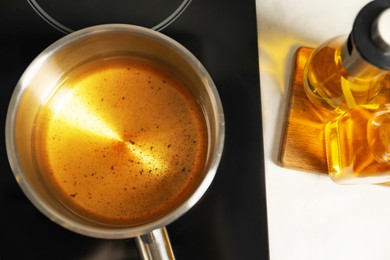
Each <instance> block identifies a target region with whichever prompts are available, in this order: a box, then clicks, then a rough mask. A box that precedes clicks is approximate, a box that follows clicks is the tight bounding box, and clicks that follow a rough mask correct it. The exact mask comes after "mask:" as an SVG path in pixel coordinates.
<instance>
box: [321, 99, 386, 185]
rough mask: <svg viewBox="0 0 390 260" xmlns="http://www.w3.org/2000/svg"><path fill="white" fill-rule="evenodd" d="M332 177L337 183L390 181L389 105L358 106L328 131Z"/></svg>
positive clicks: (328, 127) (327, 142)
mask: <svg viewBox="0 0 390 260" xmlns="http://www.w3.org/2000/svg"><path fill="white" fill-rule="evenodd" d="M325 133H326V134H325V142H326V152H327V161H328V170H329V176H330V177H331V178H332V180H334V181H335V182H336V183H340V184H359V183H385V182H390V104H378V105H369V106H357V107H355V108H353V109H350V110H349V111H347V112H346V113H344V114H342V115H340V116H339V117H337V118H335V119H333V120H331V121H330V122H329V123H328V124H327V125H326V129H325Z"/></svg>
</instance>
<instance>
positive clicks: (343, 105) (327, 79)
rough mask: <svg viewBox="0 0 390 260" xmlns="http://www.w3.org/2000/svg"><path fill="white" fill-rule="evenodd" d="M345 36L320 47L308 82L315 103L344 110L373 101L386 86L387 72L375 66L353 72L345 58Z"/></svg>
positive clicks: (307, 74) (309, 66) (307, 72)
mask: <svg viewBox="0 0 390 260" xmlns="http://www.w3.org/2000/svg"><path fill="white" fill-rule="evenodd" d="M343 41H345V39H344V37H337V38H334V39H332V40H330V41H328V42H326V43H325V44H324V45H323V46H321V47H320V48H317V49H316V50H315V51H314V53H313V54H312V55H311V57H310V58H309V60H308V62H307V66H306V67H305V72H304V74H305V79H304V86H305V91H306V94H307V96H308V98H309V99H310V101H311V102H313V103H314V104H316V105H318V106H321V107H325V108H328V109H330V110H334V111H335V112H339V113H340V112H344V111H346V110H348V109H349V108H352V107H355V106H357V105H361V104H367V103H369V102H370V101H371V100H372V99H373V98H374V97H375V96H376V95H377V94H378V92H379V91H380V90H381V88H382V86H383V81H382V80H381V79H382V76H383V73H382V71H381V70H380V69H377V68H375V67H373V66H370V67H369V68H367V69H366V70H365V71H364V73H359V74H358V75H353V74H351V73H350V72H349V71H348V70H347V68H346V67H345V66H344V62H343V58H342V55H341V54H342V50H343V47H344V46H343Z"/></svg>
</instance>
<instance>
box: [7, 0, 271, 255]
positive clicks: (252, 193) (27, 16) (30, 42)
mask: <svg viewBox="0 0 390 260" xmlns="http://www.w3.org/2000/svg"><path fill="white" fill-rule="evenodd" d="M69 2H73V3H71V4H70V3H69ZM121 2H123V3H126V4H129V3H131V4H134V6H133V7H131V6H126V8H122V7H120V8H117V7H115V6H116V5H121V4H123V3H121ZM145 2H147V1H120V0H115V1H114V0H113V1H109V3H110V5H109V7H104V6H103V5H104V4H106V5H107V1H99V0H90V1H87V0H85V1H57V4H54V2H53V1H47V0H46V1H44V0H41V1H36V0H29V1H23V0H2V1H0V32H1V35H2V36H1V37H0V47H1V62H0V84H1V90H2V92H3V93H2V95H1V102H0V109H1V113H0V116H1V118H0V121H1V124H2V127H3V129H4V124H5V116H6V111H7V106H8V102H9V100H10V97H11V94H12V91H13V89H14V87H15V85H16V83H17V81H18V79H19V77H20V76H21V74H22V73H23V71H24V70H25V69H26V67H27V66H28V64H29V63H30V62H31V61H32V60H33V59H34V58H35V56H37V55H38V54H39V53H40V52H41V51H42V50H43V49H44V48H46V47H47V46H48V45H50V44H51V43H53V42H54V41H56V40H57V39H59V38H60V37H62V36H64V33H66V31H67V30H68V29H69V30H73V29H79V28H82V27H84V26H88V25H92V24H93V23H106V22H126V23H134V24H138V25H142V26H147V27H155V28H156V29H160V30H161V32H162V33H164V34H166V35H168V36H170V37H172V38H174V39H176V40H177V41H179V42H180V43H181V44H183V45H184V46H186V47H187V48H188V49H189V50H190V51H191V52H192V53H193V54H195V56H197V57H198V59H199V60H200V61H201V62H202V63H203V65H204V66H205V67H206V69H207V70H208V71H209V73H210V75H211V77H212V78H213V79H214V82H215V84H216V86H217V88H218V91H219V93H220V96H221V99H222V104H223V107H224V112H225V120H226V138H225V147H224V154H223V157H222V161H221V164H220V167H219V170H218V172H217V175H216V177H215V179H214V181H213V183H212V185H211V187H210V188H209V190H208V191H207V192H206V194H205V195H204V196H203V198H202V199H201V200H200V201H199V202H198V204H196V205H195V206H194V208H192V209H191V210H190V211H189V212H188V213H187V214H185V215H184V216H182V217H181V218H179V219H178V220H177V221H175V222H174V223H173V224H171V225H169V226H168V227H167V228H168V232H169V235H170V238H171V242H172V247H173V250H174V252H175V255H176V258H177V259H268V258H269V250H268V235H267V213H266V198H265V176H264V159H263V158H264V155H263V140H262V127H261V105H260V81H259V66H258V46H257V40H258V39H257V30H256V8H255V0H242V1H235V0H213V1H210V0H193V1H179V0H176V1H173V0H171V1H165V2H168V3H169V4H164V5H163V4H162V3H164V1H155V2H154V3H153V4H150V6H152V5H154V4H158V5H161V6H160V7H157V8H153V7H149V8H144V9H142V8H141V6H137V5H140V4H142V3H144V4H143V7H145ZM182 2H183V3H182ZM76 3H77V4H80V8H77V6H76V5H77V4H76ZM180 4H183V6H182V7H183V8H182V9H183V10H181V11H182V12H180V10H179V9H180V8H178V9H176V7H177V6H179V5H180ZM81 5H82V6H81ZM163 6H165V7H164V8H163ZM33 7H34V8H35V10H34V8H33ZM37 7H40V8H41V9H39V8H38V9H37ZM99 8H100V9H99ZM115 8H116V9H115ZM78 10H79V11H78ZM102 10H105V12H104V14H105V15H106V16H105V17H104V19H102V18H101V14H102V13H103V12H102ZM115 10H121V13H120V14H121V15H119V14H117V13H115V12H116V11H115ZM134 10H137V11H134ZM156 10H157V11H159V13H158V12H157V13H156ZM175 10H176V13H174V12H173V11H175ZM172 12H173V13H174V14H176V15H173V16H175V17H176V18H177V19H176V20H173V19H172V20H170V21H165V22H161V21H164V19H165V18H164V17H166V16H167V15H169V13H172ZM126 13H127V14H130V13H131V14H132V15H128V16H127V15H126ZM45 15H47V17H49V19H48V18H47V17H46V18H45V19H46V21H45V20H44V19H43V18H42V16H43V17H45ZM88 15H89V16H88ZM173 16H172V17H173ZM53 21H54V22H53ZM56 22H57V23H56ZM170 22H171V23H170ZM61 28H62V32H61V31H60V30H61ZM59 29H60V30H59ZM2 136H3V138H1V140H2V141H1V142H2V146H1V149H0V153H1V154H0V164H1V169H2V171H1V173H0V205H1V207H2V208H3V209H2V210H1V213H0V259H110V260H115V259H138V257H139V256H138V252H137V248H136V246H135V243H134V241H133V239H125V240H103V239H95V238H89V237H84V236H81V235H78V234H75V233H72V232H71V231H68V230H66V229H64V228H62V227H60V226H58V225H57V224H55V223H53V222H51V221H50V220H49V219H47V218H46V217H45V216H44V215H43V214H41V213H40V212H39V211H38V210H37V209H35V208H34V206H33V205H32V204H31V203H30V202H29V200H28V199H27V198H26V197H25V196H24V194H23V193H22V191H21V189H20V188H19V186H18V185H17V183H16V181H15V179H14V176H13V174H12V172H11V170H10V167H9V164H8V160H7V156H6V151H5V143H4V131H3V134H2Z"/></svg>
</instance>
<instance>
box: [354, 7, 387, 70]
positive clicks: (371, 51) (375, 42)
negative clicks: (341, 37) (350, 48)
mask: <svg viewBox="0 0 390 260" xmlns="http://www.w3.org/2000/svg"><path fill="white" fill-rule="evenodd" d="M389 8H390V0H375V1H372V2H370V3H368V4H367V5H366V6H364V7H363V9H362V10H360V12H359V13H358V15H357V16H356V19H355V22H354V24H353V29H352V32H351V36H352V40H353V43H354V44H353V45H354V47H355V48H356V49H357V51H358V52H359V53H360V55H361V56H362V57H363V58H364V59H365V60H366V61H368V62H369V63H371V64H372V65H375V66H377V67H378V68H381V69H384V70H390V51H389V49H388V48H387V47H388V46H387V45H386V44H387V43H386V42H383V41H382V39H381V37H380V35H379V36H378V31H377V28H376V26H378V21H377V19H378V17H379V16H380V15H381V14H382V12H383V11H385V10H386V9H389ZM350 38H351V37H350Z"/></svg>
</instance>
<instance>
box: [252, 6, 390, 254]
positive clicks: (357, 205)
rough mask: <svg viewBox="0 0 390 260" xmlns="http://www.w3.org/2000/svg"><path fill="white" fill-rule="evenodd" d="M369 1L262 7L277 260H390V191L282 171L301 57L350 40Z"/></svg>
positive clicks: (270, 187)
mask: <svg viewBox="0 0 390 260" xmlns="http://www.w3.org/2000/svg"><path fill="white" fill-rule="evenodd" d="M368 2H369V0H327V1H320V0H256V3H257V15H258V30H259V54H260V55H259V56H260V58H259V59H260V77H261V95H262V100H261V102H262V116H263V138H264V152H265V171H266V190H267V207H268V227H269V244H270V255H271V258H270V259H271V260H285V259H286V260H287V259H288V260H295V259H297V260H306V259H310V260H311V259H313V260H322V259H323V260H349V259H351V260H388V259H390V187H386V186H379V185H363V186H342V185H337V184H335V183H333V182H332V181H331V180H330V179H329V177H328V176H325V175H318V174H311V173H307V172H299V171H294V170H289V169H285V168H282V167H280V166H278V165H277V164H276V160H277V153H278V149H279V143H280V137H281V131H282V130H281V128H282V124H283V118H284V110H285V104H286V97H287V89H288V83H289V78H290V70H291V64H292V59H293V55H294V52H295V50H296V49H297V48H298V47H299V46H310V47H315V46H317V45H319V44H320V43H321V42H323V41H325V40H327V39H329V38H331V37H333V36H337V35H340V34H348V33H349V32H350V30H351V28H352V24H353V21H354V19H355V16H356V15H357V13H358V12H359V10H360V9H361V8H362V7H363V6H364V5H365V4H366V3H368Z"/></svg>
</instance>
